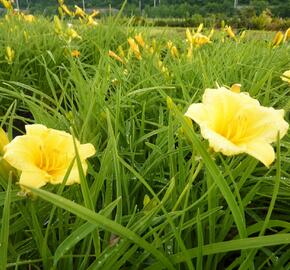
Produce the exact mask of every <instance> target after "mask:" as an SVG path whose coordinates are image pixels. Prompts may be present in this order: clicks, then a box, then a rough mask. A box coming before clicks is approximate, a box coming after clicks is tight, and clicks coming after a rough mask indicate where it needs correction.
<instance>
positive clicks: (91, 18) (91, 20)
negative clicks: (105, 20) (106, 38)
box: [87, 16, 98, 26]
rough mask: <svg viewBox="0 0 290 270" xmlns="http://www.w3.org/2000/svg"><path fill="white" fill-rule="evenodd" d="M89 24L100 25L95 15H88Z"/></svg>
mask: <svg viewBox="0 0 290 270" xmlns="http://www.w3.org/2000/svg"><path fill="white" fill-rule="evenodd" d="M87 25H92V26H95V25H98V23H97V21H96V20H94V18H93V17H91V16H88V21H87Z"/></svg>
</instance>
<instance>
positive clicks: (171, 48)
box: [167, 40, 179, 58]
mask: <svg viewBox="0 0 290 270" xmlns="http://www.w3.org/2000/svg"><path fill="white" fill-rule="evenodd" d="M167 48H168V49H169V51H170V54H171V55H172V56H173V57H176V58H178V57H179V52H178V50H177V48H176V46H175V45H173V42H172V41H171V40H169V41H168V42H167Z"/></svg>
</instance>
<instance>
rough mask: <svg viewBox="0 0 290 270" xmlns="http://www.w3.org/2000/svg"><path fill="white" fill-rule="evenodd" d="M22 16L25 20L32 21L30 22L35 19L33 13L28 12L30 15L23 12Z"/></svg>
mask: <svg viewBox="0 0 290 270" xmlns="http://www.w3.org/2000/svg"><path fill="white" fill-rule="evenodd" d="M22 18H23V20H24V21H26V22H30V23H31V22H34V21H35V17H34V16H33V15H32V14H28V15H25V14H23V15H22Z"/></svg>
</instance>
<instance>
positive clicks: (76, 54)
mask: <svg viewBox="0 0 290 270" xmlns="http://www.w3.org/2000/svg"><path fill="white" fill-rule="evenodd" d="M70 54H71V56H72V57H75V58H78V57H80V55H81V53H80V51H78V50H72V51H71V53H70Z"/></svg>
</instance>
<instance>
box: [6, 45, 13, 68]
mask: <svg viewBox="0 0 290 270" xmlns="http://www.w3.org/2000/svg"><path fill="white" fill-rule="evenodd" d="M14 58H15V51H14V50H13V49H12V48H11V47H9V46H7V47H6V56H5V59H6V60H7V62H8V64H9V65H11V64H12V63H13V61H14Z"/></svg>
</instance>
